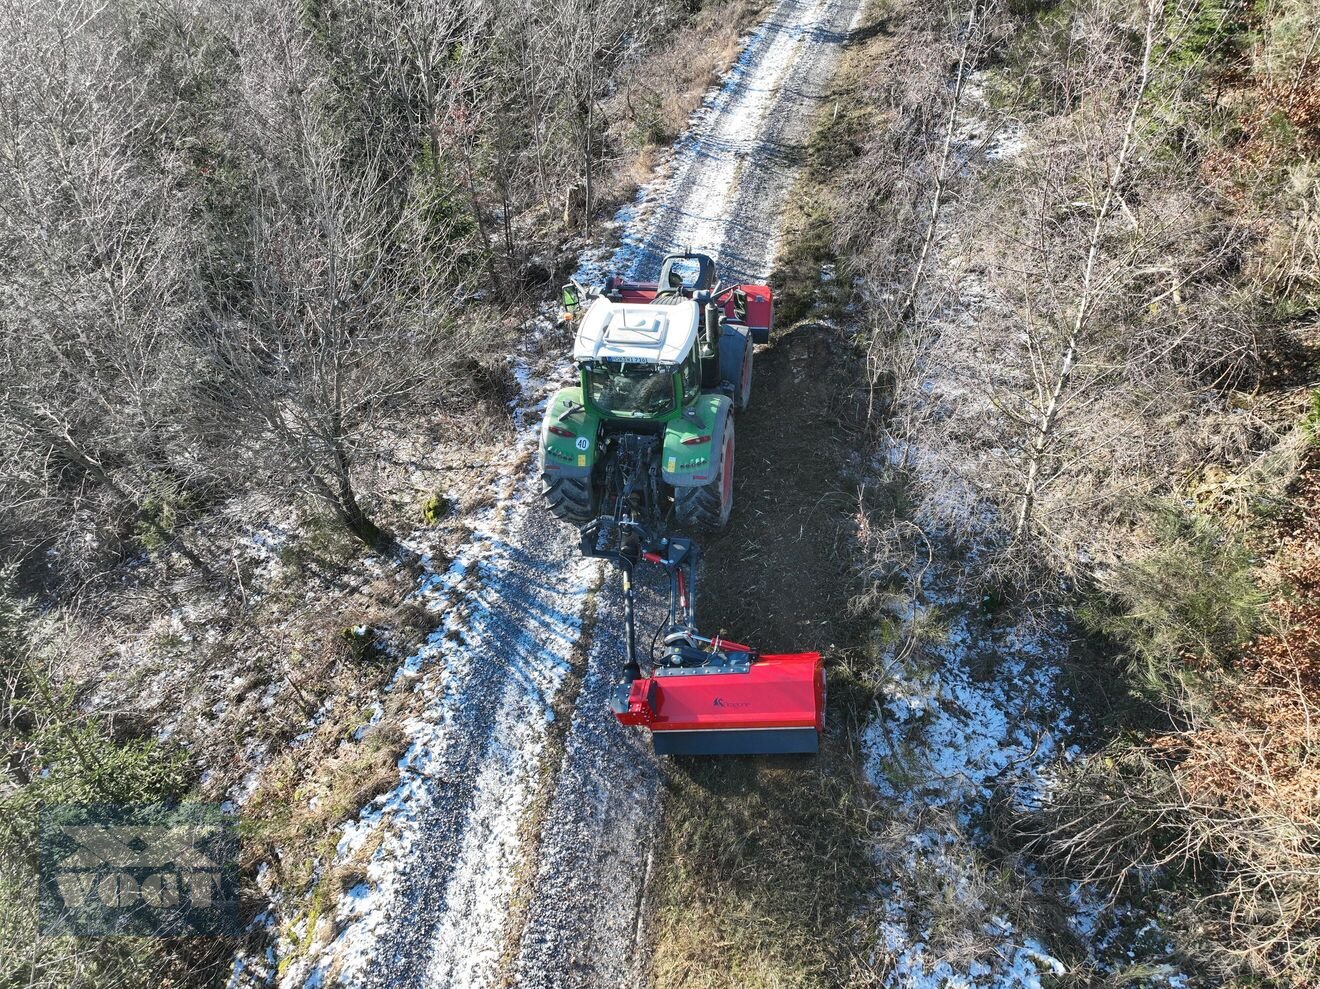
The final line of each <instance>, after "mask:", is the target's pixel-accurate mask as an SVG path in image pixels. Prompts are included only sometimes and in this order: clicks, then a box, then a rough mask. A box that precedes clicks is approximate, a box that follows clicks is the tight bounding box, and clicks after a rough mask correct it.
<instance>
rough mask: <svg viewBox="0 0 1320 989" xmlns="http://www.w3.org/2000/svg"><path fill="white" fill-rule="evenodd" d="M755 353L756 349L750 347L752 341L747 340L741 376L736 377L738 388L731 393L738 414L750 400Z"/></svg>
mask: <svg viewBox="0 0 1320 989" xmlns="http://www.w3.org/2000/svg"><path fill="white" fill-rule="evenodd" d="M755 353H756V348H755V347H753V346H752V341H751V340H748V341H747V348H746V350H745V351H744V356H743V366H742V374H740V375H739V376H738V387H737V388H736V389H734V392H733V404H734V407H735V408H737V409H738V411H739V412H741V411H742V410H743V409H745V408H747V405H748V403H750V402H751V400H752V357H753V355H754V354H755Z"/></svg>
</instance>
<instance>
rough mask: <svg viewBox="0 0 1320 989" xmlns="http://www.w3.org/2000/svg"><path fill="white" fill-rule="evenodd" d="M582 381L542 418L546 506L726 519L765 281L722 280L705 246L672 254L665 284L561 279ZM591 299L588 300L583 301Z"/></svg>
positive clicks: (574, 516)
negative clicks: (737, 414)
mask: <svg viewBox="0 0 1320 989" xmlns="http://www.w3.org/2000/svg"><path fill="white" fill-rule="evenodd" d="M564 305H565V308H566V310H567V313H566V318H567V319H569V320H571V321H573V322H574V323H576V325H577V327H578V330H577V338H576V341H575V343H574V347H573V359H574V361H575V363H576V364H577V367H578V370H579V373H580V380H579V383H578V384H576V385H573V386H572V387H568V388H564V389H561V390H560V391H559V392H558V394H556V395H555V397H554V398H553V399H552V400H551V402H550V403H549V405H548V406H547V407H546V413H545V420H544V422H543V423H542V425H541V471H542V479H543V482H544V485H543V490H544V494H545V499H546V504H547V505H548V506H549V508H550V511H551V512H553V513H554V515H555V516H557V517H558V518H560V519H562V520H564V521H565V522H568V523H571V524H573V525H575V526H579V527H581V526H585V525H587V524H588V523H591V522H592V521H594V520H596V519H598V518H602V517H610V518H615V519H619V518H624V517H626V518H630V519H636V520H637V521H639V522H640V521H643V520H646V521H647V523H648V524H650V525H652V526H666V524H667V523H669V522H670V521H673V522H676V523H677V524H678V525H679V526H682V527H684V528H695V529H700V530H707V531H709V530H717V529H722V528H723V527H724V526H725V524H726V523H727V522H728V520H729V511H730V509H731V508H732V507H733V453H734V425H733V412H734V410H735V409H742V408H745V407H746V406H747V402H748V400H749V398H750V396H751V385H752V352H753V344H754V343H763V342H765V341H766V340H768V339H769V334H770V327H771V323H772V321H773V316H774V299H773V296H772V294H771V291H770V287H769V286H767V285H736V286H731V287H728V288H722V287H721V286H720V284H719V282H718V279H717V278H716V274H715V264H714V262H713V261H712V260H711V259H710V258H709V257H707V256H706V255H704V254H680V255H671V256H670V257H667V258H665V260H664V262H663V264H662V265H661V268H660V277H659V280H658V281H657V282H655V283H649V282H648V283H630V282H626V281H623V280H622V279H620V278H617V277H611V278H609V279H608V280H607V281H606V282H605V283H604V285H602V286H600V287H598V288H592V289H584V288H582V287H581V286H579V285H577V284H576V283H574V284H572V285H569V286H566V287H565V289H564ZM584 310H585V311H584Z"/></svg>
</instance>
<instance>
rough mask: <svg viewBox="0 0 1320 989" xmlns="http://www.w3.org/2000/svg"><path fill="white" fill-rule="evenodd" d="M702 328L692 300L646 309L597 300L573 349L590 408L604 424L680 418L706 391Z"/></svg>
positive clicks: (580, 330)
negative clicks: (702, 354)
mask: <svg viewBox="0 0 1320 989" xmlns="http://www.w3.org/2000/svg"><path fill="white" fill-rule="evenodd" d="M700 324H701V312H700V310H699V309H698V307H697V304H696V303H695V302H693V301H692V300H690V299H676V300H673V301H672V302H670V303H669V304H662V303H657V302H652V303H650V304H641V305H635V304H629V303H624V302H612V301H610V300H609V299H607V298H605V297H604V296H601V297H599V298H597V299H595V300H594V301H593V302H592V304H591V306H590V308H589V309H588V310H587V313H586V315H585V316H584V317H583V319H582V323H581V325H580V327H579V329H578V333H577V339H576V341H575V343H574V346H573V360H574V361H575V362H576V364H577V366H578V368H579V369H580V371H581V375H582V394H583V402H584V404H585V405H586V407H587V409H588V410H590V411H591V412H592V413H593V414H595V415H598V416H600V417H601V418H604V419H621V418H622V419H628V420H634V419H658V420H664V419H669V418H672V417H673V416H675V415H677V414H678V413H679V410H680V409H681V408H682V407H683V406H686V405H688V404H690V403H691V401H692V400H693V399H694V398H696V397H697V395H699V394H700V392H701V372H700V357H699V354H698V350H699V347H698V340H699V337H700Z"/></svg>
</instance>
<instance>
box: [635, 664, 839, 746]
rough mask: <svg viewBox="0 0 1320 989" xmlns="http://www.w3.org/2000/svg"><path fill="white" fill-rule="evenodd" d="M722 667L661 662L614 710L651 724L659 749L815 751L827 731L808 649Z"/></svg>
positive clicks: (818, 675)
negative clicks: (664, 664) (683, 665)
mask: <svg viewBox="0 0 1320 989" xmlns="http://www.w3.org/2000/svg"><path fill="white" fill-rule="evenodd" d="M744 655H747V656H749V658H748V659H746V660H743V661H738V660H736V659H734V660H731V661H730V663H729V664H728V665H727V666H724V665H720V666H697V667H672V668H671V667H659V668H657V669H656V670H655V671H654V673H653V674H652V675H651V676H649V677H640V678H638V679H636V680H634V681H632V685H631V687H630V688H629V689H628V695H627V705H626V707H625V706H624V705H622V704H616V705H615V710H614V714H615V717H617V718H618V719H619V721H620V722H621V723H623V724H625V725H642V726H644V727H646V728H649V729H650V730H651V739H652V742H653V743H654V744H655V751H656V753H657V754H658V755H768V754H773V753H787V752H816V751H817V750H818V749H819V747H820V734H821V732H822V731H824V730H825V668H824V666H823V664H822V663H821V660H820V654H819V653H814V652H802V653H784V654H779V655H767V656H760V657H757V658H754V659H753V658H750V654H744Z"/></svg>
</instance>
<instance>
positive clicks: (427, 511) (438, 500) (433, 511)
mask: <svg viewBox="0 0 1320 989" xmlns="http://www.w3.org/2000/svg"><path fill="white" fill-rule="evenodd" d="M453 507H454V506H453V504H452V503H451V502H450V500H449V496H448V495H446V494H444V493H443V492H440V491H436V492H434V493H432V494H431V495H430V497H428V498H427V499H426V501H424V502H422V518H423V519H424V520H425V521H426V524H427V525H435V524H436V523H437V522H439V521H440V520H441V519H442V518H444V517H445V516H446V515H448V514H449V513H450V511H452V510H453Z"/></svg>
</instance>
